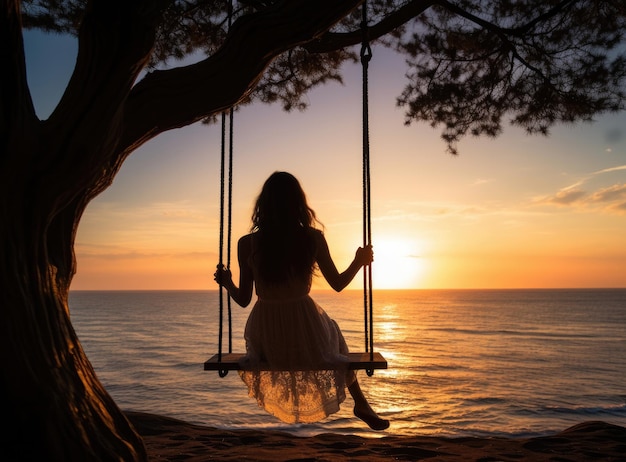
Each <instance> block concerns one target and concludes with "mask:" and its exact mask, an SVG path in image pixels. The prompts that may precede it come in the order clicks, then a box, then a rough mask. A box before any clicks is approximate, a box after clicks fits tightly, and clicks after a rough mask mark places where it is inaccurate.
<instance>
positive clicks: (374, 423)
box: [354, 406, 389, 431]
mask: <svg viewBox="0 0 626 462" xmlns="http://www.w3.org/2000/svg"><path fill="white" fill-rule="evenodd" d="M354 415H355V416H357V417H358V418H359V419H361V420H362V421H363V422H365V423H366V424H367V425H368V426H369V427H370V428H371V429H372V430H376V431H381V430H386V429H387V428H389V421H388V420H386V419H381V418H380V417H378V415H377V414H376V413H375V412H374V410H373V409H372V408H369V409H357V407H356V406H354Z"/></svg>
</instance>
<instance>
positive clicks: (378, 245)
mask: <svg viewBox="0 0 626 462" xmlns="http://www.w3.org/2000/svg"><path fill="white" fill-rule="evenodd" d="M373 246H374V262H373V263H372V282H373V285H374V288H375V289H417V288H419V287H421V281H422V279H423V277H424V274H425V272H426V266H427V263H426V259H425V258H424V257H423V256H422V252H423V243H421V242H420V241H419V240H417V239H415V240H411V239H402V238H399V239H396V238H393V237H384V238H376V240H375V241H374V242H373Z"/></svg>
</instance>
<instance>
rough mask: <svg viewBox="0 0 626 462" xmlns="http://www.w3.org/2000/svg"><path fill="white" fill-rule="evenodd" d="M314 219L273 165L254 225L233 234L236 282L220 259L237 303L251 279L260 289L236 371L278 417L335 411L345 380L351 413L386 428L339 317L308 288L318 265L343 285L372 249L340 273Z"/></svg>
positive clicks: (305, 417) (246, 297) (244, 301)
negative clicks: (354, 367)
mask: <svg viewBox="0 0 626 462" xmlns="http://www.w3.org/2000/svg"><path fill="white" fill-rule="evenodd" d="M316 222H317V220H316V216H315V212H314V211H313V210H312V209H311V208H310V207H309V206H308V204H307V200H306V196H305V194H304V191H303V190H302V187H301V186H300V183H299V182H298V180H297V179H296V178H295V177H294V176H293V175H291V174H289V173H285V172H275V173H273V174H272V175H271V176H270V177H269V178H268V179H267V181H266V182H265V184H264V185H263V189H262V190H261V193H260V195H259V197H258V198H257V201H256V205H255V207H254V211H253V214H252V232H251V233H250V234H247V235H245V236H243V237H242V238H241V239H239V242H238V260H239V286H237V285H235V284H234V282H233V280H232V276H231V273H230V271H228V270H227V269H225V268H223V267H221V266H219V265H218V269H217V271H216V272H215V281H216V282H218V283H219V284H221V285H222V286H223V287H224V288H225V289H226V290H227V291H228V293H229V294H230V296H231V297H232V299H233V300H234V301H235V302H236V303H238V304H239V305H241V306H243V307H245V306H247V305H248V304H249V303H250V300H251V298H252V288H253V286H254V287H255V289H256V294H257V296H258V300H257V302H256V303H255V305H254V307H253V308H252V311H251V312H250V316H249V318H248V322H247V323H246V329H245V340H246V356H245V357H244V359H243V362H244V363H245V364H244V366H245V369H246V370H245V371H240V372H239V374H240V376H241V378H242V380H243V381H244V382H245V383H246V384H247V386H248V391H249V395H250V396H251V397H253V398H255V399H256V400H257V402H258V403H259V405H260V406H262V407H264V408H265V410H267V411H268V412H269V413H270V414H272V415H274V416H276V417H277V418H279V419H280V420H282V421H283V422H287V423H298V422H303V423H310V422H317V421H319V420H321V419H324V418H325V417H327V416H329V415H330V414H333V413H335V412H337V411H338V410H339V404H340V403H342V402H343V401H344V400H345V397H346V394H345V388H346V387H347V388H348V390H349V392H350V394H351V395H352V397H353V399H354V414H355V415H356V416H357V417H359V418H360V419H361V420H363V421H364V422H365V423H367V424H368V425H369V426H370V427H371V428H372V429H374V430H384V429H386V428H387V427H389V421H388V420H385V419H381V418H380V417H378V415H377V414H376V412H374V410H373V409H372V408H371V407H370V405H369V403H368V402H367V399H366V398H365V396H364V395H363V392H362V391H361V388H360V386H359V383H358V381H357V379H356V374H355V373H354V372H353V371H350V370H348V368H347V366H348V358H347V353H348V346H347V345H346V342H345V340H344V338H343V335H342V333H341V331H340V330H339V327H338V326H337V323H336V322H335V321H333V320H332V319H331V318H330V317H329V316H328V315H327V314H326V312H325V311H324V310H323V309H322V308H321V307H320V306H319V305H318V304H317V303H316V302H315V301H314V300H313V299H312V298H311V297H310V296H309V291H310V289H311V282H312V278H313V273H314V272H315V269H316V267H317V268H319V270H320V271H321V273H322V275H323V276H324V278H325V279H326V280H327V281H328V283H329V284H330V286H331V287H332V288H333V289H334V290H336V291H341V290H342V289H344V288H345V287H346V286H347V285H348V284H349V283H350V281H352V279H353V278H354V276H355V275H356V274H357V272H358V271H359V270H360V269H361V267H362V266H364V265H367V264H369V263H370V262H371V261H372V258H373V253H372V249H371V247H365V248H359V249H358V250H357V251H356V255H355V257H354V260H353V261H352V263H351V264H350V266H348V268H347V269H346V270H345V271H344V272H342V273H339V271H338V270H337V268H336V266H335V263H334V262H333V260H332V258H331V256H330V252H329V250H328V244H327V243H326V239H325V237H324V235H323V234H322V232H321V231H320V230H318V229H316V228H315V224H316ZM261 369H264V370H261ZM267 369H269V370H267Z"/></svg>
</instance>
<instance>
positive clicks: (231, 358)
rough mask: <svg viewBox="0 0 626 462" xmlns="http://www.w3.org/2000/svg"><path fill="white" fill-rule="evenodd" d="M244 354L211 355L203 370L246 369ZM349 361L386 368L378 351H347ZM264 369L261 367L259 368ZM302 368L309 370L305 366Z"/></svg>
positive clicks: (358, 366)
mask: <svg viewBox="0 0 626 462" xmlns="http://www.w3.org/2000/svg"><path fill="white" fill-rule="evenodd" d="M243 356H244V353H222V360H221V361H219V355H213V356H211V358H210V359H209V360H207V361H206V362H205V363H204V370H205V371H241V370H246V369H245V368H244V367H243V366H242V365H241V364H240V362H239V361H240V359H241V358H242V357H243ZM348 358H349V359H350V362H349V364H348V369H350V370H358V369H365V370H373V369H387V360H386V359H385V358H383V356H382V355H381V354H380V353H377V352H374V353H368V352H360V353H348ZM261 369H262V370H264V369H263V368H261ZM303 370H311V368H306V369H303Z"/></svg>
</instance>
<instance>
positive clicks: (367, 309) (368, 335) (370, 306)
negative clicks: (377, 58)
mask: <svg viewBox="0 0 626 462" xmlns="http://www.w3.org/2000/svg"><path fill="white" fill-rule="evenodd" d="M361 10H362V19H361V34H362V40H361V66H362V68H363V78H362V82H363V90H362V93H363V246H368V245H371V244H372V210H371V175H370V140H369V91H368V87H369V78H368V67H369V62H370V60H371V59H372V49H371V47H370V44H369V34H368V29H367V0H366V1H365V2H363V5H362V6H361ZM372 287H373V284H372V264H371V263H370V264H368V265H366V266H365V267H364V268H363V320H364V333H365V352H369V354H370V361H373V360H374V303H373V299H372V292H373V291H372ZM373 374H374V370H373V369H367V375H369V376H372V375H373Z"/></svg>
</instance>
